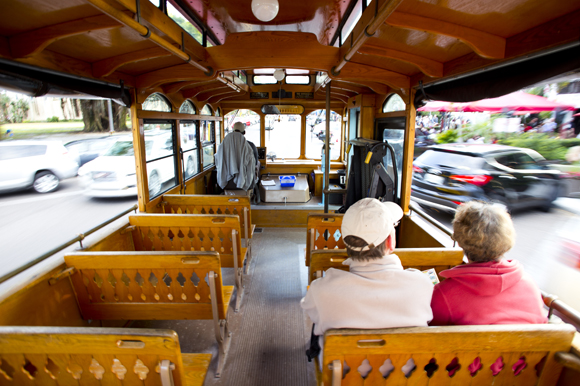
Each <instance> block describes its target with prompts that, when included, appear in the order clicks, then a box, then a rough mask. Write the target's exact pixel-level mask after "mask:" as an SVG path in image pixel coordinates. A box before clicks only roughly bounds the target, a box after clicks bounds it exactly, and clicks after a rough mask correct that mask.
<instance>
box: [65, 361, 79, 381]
mask: <svg viewBox="0 0 580 386" xmlns="http://www.w3.org/2000/svg"><path fill="white" fill-rule="evenodd" d="M66 371H67V373H69V374H70V375H71V376H72V377H73V378H74V379H76V380H79V379H81V375H82V374H83V368H82V367H81V366H79V365H78V364H77V363H73V362H71V363H69V365H68V366H67V368H66Z"/></svg>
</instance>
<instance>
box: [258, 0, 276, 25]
mask: <svg viewBox="0 0 580 386" xmlns="http://www.w3.org/2000/svg"><path fill="white" fill-rule="evenodd" d="M279 8H280V6H279V4H278V0H252V13H253V14H254V16H256V18H257V19H258V20H260V21H270V20H272V19H273V18H275V17H276V15H277V14H278V9H279Z"/></svg>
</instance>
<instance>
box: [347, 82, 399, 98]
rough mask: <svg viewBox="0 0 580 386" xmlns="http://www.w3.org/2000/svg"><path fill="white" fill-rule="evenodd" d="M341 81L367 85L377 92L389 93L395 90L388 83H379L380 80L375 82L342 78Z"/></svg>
mask: <svg viewBox="0 0 580 386" xmlns="http://www.w3.org/2000/svg"><path fill="white" fill-rule="evenodd" d="M373 80H374V79H373ZM340 82H343V83H350V84H355V85H359V86H365V87H368V88H370V89H371V90H372V91H374V92H375V93H377V94H383V95H388V94H390V93H391V92H392V91H393V90H392V89H391V87H389V86H387V85H386V84H383V83H378V82H374V81H365V80H357V81H353V80H349V79H340Z"/></svg>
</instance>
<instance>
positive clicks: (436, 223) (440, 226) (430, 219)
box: [409, 202, 455, 246]
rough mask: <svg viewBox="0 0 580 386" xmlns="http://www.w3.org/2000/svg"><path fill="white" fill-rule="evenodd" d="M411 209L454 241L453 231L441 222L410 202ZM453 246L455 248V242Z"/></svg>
mask: <svg viewBox="0 0 580 386" xmlns="http://www.w3.org/2000/svg"><path fill="white" fill-rule="evenodd" d="M409 209H411V210H412V211H413V212H415V213H417V214H418V215H419V216H420V217H422V218H423V219H424V220H425V221H427V222H429V223H431V224H432V225H433V226H435V227H436V228H437V229H439V230H441V231H442V232H443V233H445V234H446V235H447V236H449V237H451V239H452V240H453V231H452V230H451V229H449V228H447V227H446V226H445V225H443V224H441V223H440V222H439V221H437V220H436V219H434V218H433V217H431V216H429V215H428V214H427V213H425V212H423V211H422V210H421V209H419V208H418V207H417V206H415V205H414V204H413V203H412V202H409ZM453 246H455V240H453Z"/></svg>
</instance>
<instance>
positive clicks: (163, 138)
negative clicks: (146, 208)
mask: <svg viewBox="0 0 580 386" xmlns="http://www.w3.org/2000/svg"><path fill="white" fill-rule="evenodd" d="M143 129H144V132H145V161H146V162H147V183H148V187H149V198H150V199H152V198H155V197H157V196H159V195H160V194H161V193H163V192H165V191H167V190H169V189H171V188H173V187H174V186H177V173H176V172H175V165H176V159H177V157H176V156H175V147H174V146H173V141H174V137H173V133H174V131H173V125H172V124H171V123H169V122H167V123H153V122H148V121H145V123H144V124H143Z"/></svg>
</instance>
